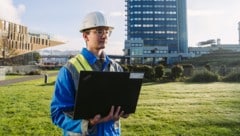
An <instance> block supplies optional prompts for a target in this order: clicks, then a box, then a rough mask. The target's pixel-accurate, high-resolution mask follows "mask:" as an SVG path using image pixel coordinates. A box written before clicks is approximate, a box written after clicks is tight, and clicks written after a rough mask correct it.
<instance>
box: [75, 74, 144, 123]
mask: <svg viewBox="0 0 240 136" xmlns="http://www.w3.org/2000/svg"><path fill="white" fill-rule="evenodd" d="M143 76H144V74H143V73H130V72H99V71H81V72H80V78H79V85H78V90H77V93H76V97H75V107H74V111H73V113H72V114H73V115H71V117H72V118H73V119H89V118H93V117H94V116H95V115H97V114H100V115H101V116H102V117H104V116H107V115H108V114H109V112H110V109H111V106H112V105H113V106H114V107H115V108H117V106H121V110H123V111H124V113H126V114H129V113H135V110H136V106H137V102H138V97H139V94H140V90H141V86H142V79H143Z"/></svg>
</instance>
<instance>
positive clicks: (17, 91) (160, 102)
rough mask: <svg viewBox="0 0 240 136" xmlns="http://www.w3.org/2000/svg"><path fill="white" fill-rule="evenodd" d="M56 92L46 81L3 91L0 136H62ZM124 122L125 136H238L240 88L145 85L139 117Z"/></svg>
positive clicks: (233, 85) (0, 95) (236, 85)
mask: <svg viewBox="0 0 240 136" xmlns="http://www.w3.org/2000/svg"><path fill="white" fill-rule="evenodd" d="M54 80H55V77H49V82H53V81H54ZM52 92H53V85H43V81H42V79H39V80H33V81H30V82H23V83H18V84H14V85H9V86H1V87H0V108H1V110H0V135H1V136H2V135H3V136H5V135H6V136H9V135H17V136H19V135H21V136H28V135H29V136H32V135H34V136H35V135H41V136H43V135H44V136H45V135H46V136H58V135H61V134H62V133H61V129H59V128H57V127H56V126H54V125H53V124H52V122H51V120H50V113H49V106H50V105H49V104H50V101H51V97H52ZM121 122H122V135H123V136H214V135H215V136H237V135H240V84H239V83H220V82H219V83H209V84H185V83H180V82H179V83H164V84H156V83H152V84H150V83H149V84H144V85H143V87H142V90H141V95H140V99H139V102H138V107H137V110H136V113H135V114H133V115H131V116H130V117H129V118H128V119H122V120H121Z"/></svg>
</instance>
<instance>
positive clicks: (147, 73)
mask: <svg viewBox="0 0 240 136" xmlns="http://www.w3.org/2000/svg"><path fill="white" fill-rule="evenodd" d="M131 72H143V73H144V78H146V79H154V74H155V73H154V70H153V68H152V67H151V66H148V65H135V66H133V67H132V68H131Z"/></svg>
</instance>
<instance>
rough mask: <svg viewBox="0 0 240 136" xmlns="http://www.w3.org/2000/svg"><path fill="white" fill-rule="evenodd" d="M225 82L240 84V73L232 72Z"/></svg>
mask: <svg viewBox="0 0 240 136" xmlns="http://www.w3.org/2000/svg"><path fill="white" fill-rule="evenodd" d="M223 81H224V82H240V72H231V73H230V74H228V75H227V76H226V77H224V78H223Z"/></svg>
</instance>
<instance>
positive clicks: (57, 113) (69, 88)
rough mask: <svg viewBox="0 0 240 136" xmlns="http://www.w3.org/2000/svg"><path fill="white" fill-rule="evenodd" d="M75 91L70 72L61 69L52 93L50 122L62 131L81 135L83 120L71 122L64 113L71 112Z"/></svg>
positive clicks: (63, 68)
mask: <svg viewBox="0 0 240 136" xmlns="http://www.w3.org/2000/svg"><path fill="white" fill-rule="evenodd" d="M74 96H75V89H74V83H73V79H72V77H71V74H70V72H69V71H68V70H67V69H66V68H65V67H62V68H61V69H60V71H59V73H58V77H57V79H56V82H55V88H54V93H53V97H52V102H51V107H50V109H51V118H52V122H53V123H54V124H55V125H57V126H59V127H60V128H62V129H64V130H65V131H71V132H75V133H82V130H81V126H82V122H84V121H83V120H73V119H71V118H70V117H68V116H67V115H66V114H65V113H64V111H70V110H73V107H74Z"/></svg>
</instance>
